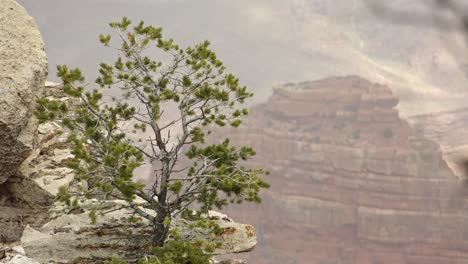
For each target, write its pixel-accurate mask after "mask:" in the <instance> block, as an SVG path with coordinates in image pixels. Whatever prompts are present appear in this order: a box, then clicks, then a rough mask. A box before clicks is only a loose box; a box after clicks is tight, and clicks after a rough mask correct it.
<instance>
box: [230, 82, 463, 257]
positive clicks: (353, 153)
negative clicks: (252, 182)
mask: <svg viewBox="0 0 468 264" xmlns="http://www.w3.org/2000/svg"><path fill="white" fill-rule="evenodd" d="M397 104H398V99H397V98H396V97H395V96H394V95H392V93H391V91H390V89H389V88H387V87H385V86H382V85H378V84H374V83H371V82H369V81H366V80H364V79H362V78H359V77H356V76H350V77H343V78H329V79H324V80H320V81H314V82H304V83H300V84H297V85H294V84H291V85H286V86H285V87H283V88H280V89H276V90H275V91H274V93H273V95H272V96H271V98H270V99H269V100H268V101H267V102H266V103H264V104H261V105H258V106H256V107H254V108H253V109H251V115H250V116H249V117H248V120H246V122H245V124H244V125H243V126H241V128H239V129H236V130H232V132H229V133H226V132H225V131H224V132H223V133H224V134H223V135H222V136H223V138H224V137H229V138H231V139H232V140H233V141H234V142H237V143H239V144H249V145H252V146H254V147H255V148H256V150H257V153H258V154H257V157H256V160H255V161H253V162H252V163H251V165H255V166H259V167H266V168H267V169H269V170H271V172H272V175H271V176H269V177H268V179H269V181H270V182H271V184H272V187H271V189H270V190H269V191H267V192H265V193H264V194H265V195H264V198H265V199H264V203H263V204H262V205H261V206H260V207H257V206H255V207H245V206H242V208H239V209H238V210H234V211H231V212H230V214H231V215H232V216H234V217H236V218H237V219H240V220H242V221H248V222H249V223H253V224H254V225H255V226H258V227H260V228H259V229H258V230H257V232H258V234H259V239H260V246H259V247H257V248H256V250H255V251H254V252H253V253H252V254H251V258H249V259H251V260H253V259H255V262H256V263H311V264H325V263H327V264H328V263H333V264H354V263H355V264H375V263H383V264H386V263H388V264H410V263H411V264H440V263H446V264H455V263H465V262H467V263H468V253H467V252H466V248H467V247H468V236H467V235H466V234H468V211H467V208H468V203H466V202H465V200H464V199H463V197H460V196H459V195H458V194H457V189H458V188H459V182H458V181H457V180H456V177H455V176H454V175H453V173H452V172H451V171H450V169H449V168H448V167H447V165H446V163H445V162H444V161H443V159H442V155H441V151H440V148H439V146H438V145H437V144H436V143H434V142H433V141H430V140H428V139H426V138H424V137H423V136H422V135H421V134H420V133H419V132H417V131H415V130H414V129H413V128H411V127H410V126H409V125H408V123H407V122H406V121H404V120H402V119H400V118H399V115H398V112H397V110H395V106H396V105H397Z"/></svg>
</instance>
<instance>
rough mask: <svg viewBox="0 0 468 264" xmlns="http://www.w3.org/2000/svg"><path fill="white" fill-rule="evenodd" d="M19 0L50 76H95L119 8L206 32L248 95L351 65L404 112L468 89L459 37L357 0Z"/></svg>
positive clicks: (173, 33) (178, 29)
mask: <svg viewBox="0 0 468 264" xmlns="http://www.w3.org/2000/svg"><path fill="white" fill-rule="evenodd" d="M19 2H20V3H21V4H22V5H23V6H25V7H26V9H28V11H29V12H30V14H31V15H32V16H33V17H34V18H35V19H36V21H37V23H38V24H39V27H40V29H41V32H42V34H43V36H44V40H45V42H46V47H47V54H48V57H49V62H50V68H51V76H50V77H49V78H50V79H52V80H54V79H56V78H55V71H54V69H55V67H56V65H57V64H68V65H70V66H79V67H80V68H82V69H83V70H84V71H85V73H86V74H87V76H90V77H89V78H88V79H89V80H94V79H95V76H96V75H95V72H96V69H97V65H98V64H99V62H101V61H103V60H106V59H110V58H112V56H111V55H110V53H109V50H108V49H106V48H103V47H101V46H100V44H99V42H98V40H97V36H98V35H99V33H107V32H108V30H109V29H108V27H107V23H108V22H110V21H115V20H119V19H120V18H121V17H122V16H128V17H129V18H131V19H132V20H133V21H139V20H141V19H143V20H145V21H146V22H147V24H153V25H157V26H162V27H163V28H164V32H165V34H166V35H167V36H169V37H173V38H174V39H175V40H176V42H178V43H181V44H183V45H188V44H196V43H197V42H200V41H202V40H204V39H208V40H210V41H211V43H212V48H213V49H214V50H215V51H217V53H218V55H219V57H220V58H221V59H222V60H223V61H224V62H225V64H226V65H227V66H228V69H229V70H230V71H232V72H234V73H236V74H237V75H238V77H240V79H241V82H243V83H244V84H247V85H248V86H249V87H250V89H252V90H253V91H255V92H256V95H257V96H256V100H263V99H266V97H267V96H268V95H269V94H270V91H271V88H272V87H273V86H277V85H280V84H283V83H287V82H298V81H306V80H313V79H318V78H323V77H328V76H331V75H349V74H358V75H361V76H363V77H365V78H368V79H369V80H371V81H375V82H380V83H384V84H388V85H390V86H391V88H392V89H394V90H395V91H396V92H397V94H399V95H400V96H401V97H402V100H403V103H402V105H401V106H400V107H401V108H403V109H404V110H405V111H406V112H407V113H409V114H413V113H419V112H426V111H430V110H431V111H432V110H434V109H446V108H453V107H458V106H460V107H461V106H463V104H465V102H466V97H462V96H460V94H462V93H463V94H464V93H467V92H468V89H466V88H465V85H464V84H465V83H466V78H465V75H464V74H463V73H462V72H461V71H459V64H461V62H460V61H458V59H457V57H458V58H462V57H464V54H462V55H460V54H456V55H454V50H455V51H456V52H457V50H461V49H460V47H461V46H463V45H461V44H459V42H460V40H459V39H457V38H453V37H451V36H449V35H448V34H445V33H444V34H442V32H438V31H436V30H433V29H431V28H430V27H411V26H407V25H393V24H394V23H393V22H392V21H388V20H385V19H382V18H379V17H376V16H375V15H374V14H372V13H371V12H369V11H368V9H366V7H365V6H364V4H363V3H362V0H334V1H330V0H287V1H286V0H235V1H233V0H131V1H130V0H80V1H66V0H40V1H38V0H19ZM410 2H411V3H410V4H408V1H407V0H392V1H386V3H393V6H395V7H397V8H398V7H404V9H405V10H406V11H414V10H415V9H417V8H419V7H420V6H422V5H421V3H423V2H424V3H427V1H425V0H424V1H422V0H420V1H417V0H413V1H410ZM415 12H416V11H415ZM467 57H468V56H467ZM455 93H457V94H456V95H455ZM435 97H436V98H437V100H434V98H435ZM462 99H463V100H462ZM444 100H446V101H444ZM457 100H458V101H457Z"/></svg>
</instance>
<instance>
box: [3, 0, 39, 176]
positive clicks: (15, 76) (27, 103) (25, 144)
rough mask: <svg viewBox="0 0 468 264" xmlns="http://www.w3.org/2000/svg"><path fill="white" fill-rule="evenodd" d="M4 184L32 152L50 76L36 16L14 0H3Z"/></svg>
mask: <svg viewBox="0 0 468 264" xmlns="http://www.w3.org/2000/svg"><path fill="white" fill-rule="evenodd" d="M0 58H2V59H1V60H0V138H1V139H2V144H0V156H1V157H2V158H1V159H0V184H2V183H4V182H5V181H7V180H8V178H9V177H11V176H13V175H15V174H16V173H17V170H18V167H19V166H20V164H21V163H22V162H23V161H24V160H25V159H26V157H28V156H29V154H30V152H31V149H32V144H33V131H34V124H33V121H32V120H31V119H30V117H31V114H32V110H33V107H34V102H35V100H36V98H37V97H38V96H39V95H41V93H42V89H43V86H44V81H45V78H46V76H47V58H46V55H45V52H44V43H43V41H42V38H41V35H40V33H39V31H38V29H37V27H36V24H35V23H34V21H33V19H32V18H31V17H30V16H29V15H28V14H27V13H26V11H25V10H24V8H23V7H21V6H20V5H18V4H17V3H16V1H14V0H1V1H0Z"/></svg>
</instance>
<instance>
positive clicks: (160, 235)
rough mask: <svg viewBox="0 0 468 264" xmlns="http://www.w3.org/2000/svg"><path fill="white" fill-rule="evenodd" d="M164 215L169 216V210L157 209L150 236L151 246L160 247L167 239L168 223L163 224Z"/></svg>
mask: <svg viewBox="0 0 468 264" xmlns="http://www.w3.org/2000/svg"><path fill="white" fill-rule="evenodd" d="M166 217H169V212H167V210H165V209H161V210H159V211H158V213H157V216H156V218H155V219H154V222H153V238H152V246H153V247H162V246H164V242H165V241H166V239H167V236H168V234H169V225H167V226H166V225H165V224H164V220H165V219H166Z"/></svg>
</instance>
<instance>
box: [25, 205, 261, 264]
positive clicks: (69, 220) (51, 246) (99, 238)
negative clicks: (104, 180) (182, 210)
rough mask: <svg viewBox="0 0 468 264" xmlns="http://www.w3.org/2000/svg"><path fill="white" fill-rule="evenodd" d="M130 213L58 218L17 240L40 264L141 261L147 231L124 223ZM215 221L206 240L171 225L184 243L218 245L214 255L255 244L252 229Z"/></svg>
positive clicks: (142, 223) (138, 224) (200, 232)
mask: <svg viewBox="0 0 468 264" xmlns="http://www.w3.org/2000/svg"><path fill="white" fill-rule="evenodd" d="M123 204H124V203H123V202H119V201H113V202H109V211H112V210H113V209H118V206H119V205H123ZM131 214H132V212H131V211H130V210H128V209H121V210H115V211H112V212H111V213H108V214H106V215H105V216H102V217H99V218H98V222H97V223H96V224H91V223H90V219H89V216H88V211H86V210H85V211H82V212H81V213H75V214H62V215H60V216H58V217H56V218H54V219H52V220H51V221H50V222H48V223H47V224H46V225H44V226H43V227H41V228H31V227H29V226H28V227H27V228H26V229H25V230H24V233H23V237H22V238H21V245H22V246H23V248H24V250H25V252H26V254H27V255H28V256H30V257H32V258H34V259H35V260H38V261H39V262H41V263H49V262H60V263H75V262H76V261H78V260H84V259H93V260H99V259H101V260H102V259H105V258H108V257H109V256H116V257H120V258H125V259H135V258H138V257H141V253H142V252H144V250H145V249H148V248H149V247H150V241H151V238H150V234H151V228H150V227H149V225H148V223H147V222H146V221H145V220H141V221H137V222H133V223H130V222H126V221H124V219H126V218H128V217H129V216H130V215H131ZM210 218H211V219H213V220H215V221H216V222H217V224H218V225H219V227H220V228H221V231H220V233H219V234H218V235H217V237H215V238H213V237H210V233H209V232H207V231H206V230H204V229H197V228H195V229H190V228H188V226H187V224H188V223H186V222H185V221H182V220H178V221H175V224H174V225H173V227H178V228H179V229H180V232H181V236H182V237H185V238H186V239H193V240H198V239H204V240H208V241H213V242H221V243H222V246H220V247H218V248H216V249H215V252H214V254H227V253H236V252H243V251H249V250H251V249H252V248H253V247H254V246H255V245H256V243H257V240H256V234H255V231H254V229H253V227H252V226H250V225H244V224H239V223H236V222H233V221H230V220H229V219H226V218H224V220H223V219H219V218H216V217H210Z"/></svg>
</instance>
